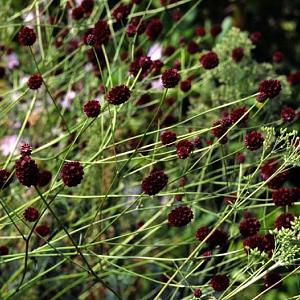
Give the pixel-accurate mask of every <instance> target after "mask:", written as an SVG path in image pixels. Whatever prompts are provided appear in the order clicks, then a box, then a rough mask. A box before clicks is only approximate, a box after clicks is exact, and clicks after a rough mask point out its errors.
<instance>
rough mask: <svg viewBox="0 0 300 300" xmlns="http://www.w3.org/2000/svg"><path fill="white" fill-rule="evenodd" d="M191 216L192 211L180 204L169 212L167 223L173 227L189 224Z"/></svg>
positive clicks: (192, 216) (192, 214) (192, 215)
mask: <svg viewBox="0 0 300 300" xmlns="http://www.w3.org/2000/svg"><path fill="white" fill-rule="evenodd" d="M193 218H194V213H193V211H192V210H191V209H190V208H189V207H187V206H186V205H181V206H179V207H176V208H175V209H173V210H172V211H171V212H170V213H169V215H168V223H169V224H170V225H171V226H174V227H183V226H185V225H187V224H189V223H190V222H191V221H192V219H193Z"/></svg>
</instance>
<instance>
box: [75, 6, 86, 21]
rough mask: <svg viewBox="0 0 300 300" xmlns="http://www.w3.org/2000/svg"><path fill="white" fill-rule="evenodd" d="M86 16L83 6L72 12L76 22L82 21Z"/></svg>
mask: <svg viewBox="0 0 300 300" xmlns="http://www.w3.org/2000/svg"><path fill="white" fill-rule="evenodd" d="M83 16H84V10H83V7H82V6H77V7H75V8H74V9H73V10H72V18H73V19H74V20H76V21H78V20H80V19H82V18H83Z"/></svg>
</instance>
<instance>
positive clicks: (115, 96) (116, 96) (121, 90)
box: [106, 84, 131, 105]
mask: <svg viewBox="0 0 300 300" xmlns="http://www.w3.org/2000/svg"><path fill="white" fill-rule="evenodd" d="M130 95H131V91H130V89H129V88H128V87H127V86H126V85H124V84H122V85H118V86H115V87H113V88H112V89H111V90H110V91H109V92H108V94H107V96H106V99H107V101H108V102H109V103H110V104H113V105H120V104H122V103H125V102H126V101H128V100H129V98H130Z"/></svg>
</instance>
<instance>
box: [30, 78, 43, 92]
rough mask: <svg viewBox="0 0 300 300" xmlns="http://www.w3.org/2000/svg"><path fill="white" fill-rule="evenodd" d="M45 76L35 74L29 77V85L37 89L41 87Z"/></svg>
mask: <svg viewBox="0 0 300 300" xmlns="http://www.w3.org/2000/svg"><path fill="white" fill-rule="evenodd" d="M42 83H43V78H42V76H41V75H40V74H33V75H31V76H30V77H29V79H28V82H27V85H28V87H29V88H30V89H31V90H37V89H38V88H40V87H41V85H42Z"/></svg>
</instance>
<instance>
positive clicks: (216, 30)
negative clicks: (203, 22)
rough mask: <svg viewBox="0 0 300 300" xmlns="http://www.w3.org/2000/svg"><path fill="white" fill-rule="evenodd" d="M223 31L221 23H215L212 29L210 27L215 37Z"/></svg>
mask: <svg viewBox="0 0 300 300" xmlns="http://www.w3.org/2000/svg"><path fill="white" fill-rule="evenodd" d="M221 31H222V27H221V25H220V24H214V25H213V26H212V27H211V29H210V34H211V35H212V36H213V37H216V36H217V35H219V34H220V33H221Z"/></svg>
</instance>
